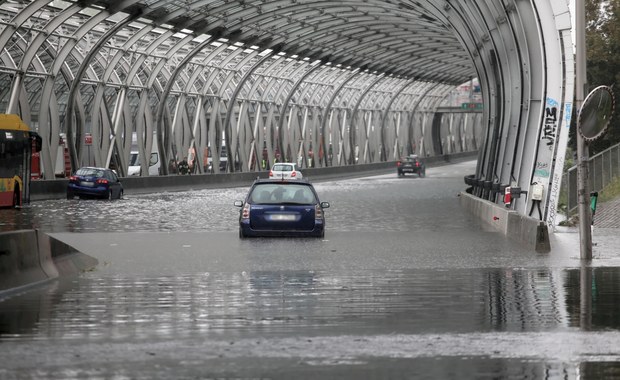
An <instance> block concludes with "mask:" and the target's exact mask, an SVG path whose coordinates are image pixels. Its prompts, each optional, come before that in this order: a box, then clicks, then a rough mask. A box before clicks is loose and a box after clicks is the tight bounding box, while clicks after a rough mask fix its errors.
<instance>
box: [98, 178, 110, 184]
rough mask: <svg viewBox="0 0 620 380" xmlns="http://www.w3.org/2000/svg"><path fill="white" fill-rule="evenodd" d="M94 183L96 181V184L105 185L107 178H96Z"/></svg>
mask: <svg viewBox="0 0 620 380" xmlns="http://www.w3.org/2000/svg"><path fill="white" fill-rule="evenodd" d="M95 183H96V184H97V185H107V184H108V183H109V182H108V180H107V179H105V178H99V179H98V180H97V182H95Z"/></svg>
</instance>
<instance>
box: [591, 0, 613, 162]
mask: <svg viewBox="0 0 620 380" xmlns="http://www.w3.org/2000/svg"><path fill="white" fill-rule="evenodd" d="M585 3H586V20H587V25H586V41H587V48H586V49H587V81H588V87H589V88H590V89H593V88H595V87H598V86H600V85H606V86H611V87H612V88H613V92H614V95H615V98H616V101H618V100H620V88H618V86H616V83H618V81H619V79H620V0H586V2H585ZM619 108H620V107H618V106H616V108H615V111H614V115H613V118H612V121H611V125H610V128H609V130H608V132H607V133H606V134H605V135H604V136H603V137H602V138H600V139H599V140H597V141H595V142H594V143H592V144H591V145H590V154H591V155H592V154H596V153H598V152H600V151H602V150H605V149H607V148H608V147H610V146H611V145H614V144H617V143H618V142H620V110H619Z"/></svg>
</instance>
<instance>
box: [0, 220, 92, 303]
mask: <svg viewBox="0 0 620 380" xmlns="http://www.w3.org/2000/svg"><path fill="white" fill-rule="evenodd" d="M97 264H98V261H97V259H95V258H93V257H90V256H88V255H85V254H83V253H81V252H78V251H77V250H76V249H74V248H73V247H71V246H69V245H67V244H65V243H63V242H61V241H59V240H56V239H54V238H52V237H51V236H49V235H47V234H45V233H43V232H40V231H37V230H21V231H11V232H0V294H2V293H5V292H8V291H14V290H19V289H21V288H24V287H27V286H32V285H36V284H39V283H43V282H46V281H49V280H52V279H55V278H58V277H59V276H68V275H72V274H77V273H80V272H82V271H84V270H88V269H92V268H94V267H95V266H96V265H97Z"/></svg>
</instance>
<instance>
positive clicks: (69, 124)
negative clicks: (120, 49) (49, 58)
mask: <svg viewBox="0 0 620 380" xmlns="http://www.w3.org/2000/svg"><path fill="white" fill-rule="evenodd" d="M104 13H106V14H107V12H105V11H102V12H101V14H104ZM138 17H140V14H139V13H135V14H131V15H128V16H127V17H126V18H125V19H124V20H123V21H121V22H119V23H118V24H116V25H115V26H114V27H113V28H111V29H109V30H108V31H106V33H105V34H104V35H103V36H101V39H100V40H98V41H97V43H96V44H95V45H94V46H93V48H92V49H91V51H90V52H89V54H88V55H87V56H86V57H84V61H83V62H82V64H81V65H80V68H79V69H78V71H77V72H76V73H75V78H74V80H73V83H72V84H71V88H70V89H69V99H68V101H67V113H66V117H65V128H66V130H65V132H66V133H67V141H68V143H69V157H70V159H71V167H72V168H77V167H79V160H78V156H79V152H80V149H79V147H80V145H78V144H76V143H75V141H74V133H73V132H74V131H73V107H74V102H75V96H76V93H77V91H78V88H79V86H80V80H81V78H82V75H83V74H84V72H85V71H86V69H88V66H89V62H90V61H91V60H92V59H93V57H94V56H95V55H96V54H97V53H98V51H99V49H101V48H102V47H103V46H104V44H105V43H106V42H107V41H108V39H110V38H112V37H113V36H114V35H115V34H116V33H117V31H118V30H120V29H122V28H124V27H125V26H126V25H128V24H129V23H131V22H132V21H133V20H135V19H137V18H138ZM93 19H96V17H93ZM81 137H82V135H81V131H80V130H79V129H78V130H76V131H75V138H76V139H77V140H78V141H80V140H81ZM113 140H115V138H114V137H113ZM122 166H123V167H124V166H125V165H122ZM120 174H121V175H124V174H125V173H122V172H121V173H120Z"/></svg>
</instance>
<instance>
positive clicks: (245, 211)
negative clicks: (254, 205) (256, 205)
mask: <svg viewBox="0 0 620 380" xmlns="http://www.w3.org/2000/svg"><path fill="white" fill-rule="evenodd" d="M241 219H250V204H249V203H246V204H245V205H244V206H243V209H242V210H241Z"/></svg>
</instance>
